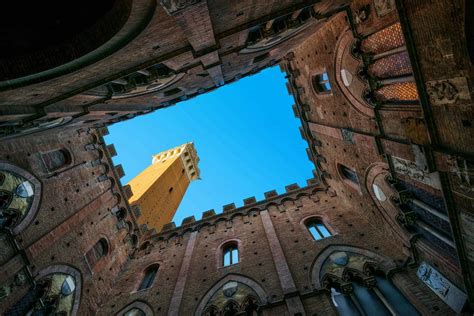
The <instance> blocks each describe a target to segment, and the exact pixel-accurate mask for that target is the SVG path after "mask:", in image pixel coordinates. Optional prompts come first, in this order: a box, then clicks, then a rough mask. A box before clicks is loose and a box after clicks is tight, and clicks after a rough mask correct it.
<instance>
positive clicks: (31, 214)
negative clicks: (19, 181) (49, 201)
mask: <svg viewBox="0 0 474 316" xmlns="http://www.w3.org/2000/svg"><path fill="white" fill-rule="evenodd" d="M0 170H5V171H7V172H12V173H15V174H18V175H19V176H21V177H23V178H25V179H26V180H28V181H29V182H31V184H33V188H34V194H33V201H32V202H31V206H30V209H29V210H28V213H27V214H26V215H25V217H24V218H23V219H22V220H21V221H20V222H19V223H18V224H17V225H16V226H15V227H13V228H12V229H11V231H12V234H13V235H18V234H19V233H21V232H22V231H23V230H25V229H26V228H27V227H28V226H29V225H30V224H31V223H32V222H33V219H34V218H35V217H36V214H37V213H38V210H39V206H40V200H41V191H42V186H41V182H40V181H39V180H38V179H36V178H35V177H34V176H33V175H32V174H31V173H29V172H28V171H26V170H24V169H22V168H20V167H18V166H15V165H12V164H10V163H8V162H2V161H0Z"/></svg>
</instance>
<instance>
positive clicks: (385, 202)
mask: <svg viewBox="0 0 474 316" xmlns="http://www.w3.org/2000/svg"><path fill="white" fill-rule="evenodd" d="M389 175H390V172H389V166H388V165H387V164H386V163H380V162H377V163H373V164H371V165H370V166H369V167H368V168H367V169H366V171H365V175H364V178H365V179H364V185H365V188H366V189H367V192H369V194H370V197H371V198H372V200H373V202H374V204H375V205H376V206H377V209H378V210H379V212H380V215H381V216H378V217H379V219H376V220H377V225H383V226H384V227H386V229H387V230H388V231H391V232H393V233H394V234H395V235H396V236H397V237H398V238H399V239H401V240H402V241H403V242H404V243H405V244H408V243H409V236H408V235H407V234H405V233H404V232H403V229H401V227H400V225H399V224H398V222H397V220H396V216H397V214H398V213H399V210H398V208H397V206H395V205H394V204H393V200H392V197H394V196H395V195H396V191H395V189H393V188H392V187H390V186H389V185H388V181H387V179H386V178H387V177H388V176H389ZM375 190H378V191H379V192H377V194H376V192H375Z"/></svg>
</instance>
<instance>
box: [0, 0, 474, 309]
mask: <svg viewBox="0 0 474 316" xmlns="http://www.w3.org/2000/svg"><path fill="white" fill-rule="evenodd" d="M17 9H18V11H19V12H20V11H22V9H23V8H20V7H18V8H17ZM33 9H36V10H37V11H36V12H34V13H35V15H34V17H31V19H26V20H28V21H30V22H27V23H24V20H25V19H23V20H18V19H14V16H15V14H14V13H15V12H11V13H9V14H8V16H5V18H4V19H2V21H4V22H2V23H3V24H2V28H4V29H5V30H6V31H7V32H6V34H8V36H7V37H6V39H7V40H6V41H4V42H2V44H1V45H2V55H1V56H0V69H1V72H0V73H1V77H0V80H1V81H0V122H1V124H0V130H1V137H2V138H1V140H0V227H1V231H0V242H1V243H2V246H1V251H0V267H1V268H0V286H1V287H0V313H3V314H5V315H25V314H27V313H28V312H30V311H34V313H36V314H33V315H50V314H53V315H95V314H98V315H128V316H130V315H147V316H148V315H161V314H168V315H336V314H340V315H364V314H365V315H395V314H397V315H416V314H422V315H453V314H463V313H464V314H470V313H472V307H471V306H472V303H473V302H474V294H473V289H474V288H473V277H474V270H473V269H474V268H473V267H474V256H473V253H474V251H473V250H474V214H473V209H474V205H473V204H474V203H473V200H474V194H473V191H474V186H473V182H474V178H473V166H474V142H473V141H472V139H473V136H474V129H473V127H472V122H473V119H474V112H473V110H472V105H473V102H472V98H473V94H472V80H471V78H472V74H473V64H472V63H473V60H474V57H473V56H474V50H473V44H472V43H473V41H472V37H473V33H472V32H473V28H472V18H473V15H474V13H473V9H474V8H473V6H472V4H471V3H470V1H461V0H455V1H453V0H438V1H417V0H353V1H349V0H323V1H313V0H311V1H281V0H280V1H238V2H235V3H231V2H228V1H172V0H162V1H160V2H155V1H148V0H143V1H133V2H132V1H128V0H116V1H104V3H103V4H102V5H101V6H95V4H93V3H92V2H88V1H86V2H85V3H83V4H82V7H81V8H76V12H75V13H77V14H76V15H77V16H78V18H77V17H76V15H74V14H72V13H71V11H70V10H71V8H69V7H61V6H59V7H55V8H50V7H47V5H45V6H42V7H39V6H38V7H37V8H33ZM43 11H44V15H42V14H40V13H42V12H43ZM41 17H45V19H46V20H48V21H49V20H54V21H56V22H55V23H57V24H58V25H59V27H58V26H56V28H54V27H52V28H51V30H53V31H51V30H50V31H49V33H48V36H46V35H45V34H44V33H42V32H46V30H47V27H50V26H51V25H49V24H42V22H44V21H41ZM19 21H22V22H21V23H20V22H19ZM40 25H45V27H44V28H42V27H40ZM43 37H44V38H45V40H44V41H38V38H43ZM20 39H22V40H20ZM4 43H6V44H4ZM278 63H279V64H280V67H281V68H282V70H283V71H285V72H286V73H287V78H288V84H287V85H288V90H289V92H290V93H291V94H293V96H294V99H295V105H294V112H295V115H297V116H298V117H299V118H300V119H301V134H302V136H303V137H304V138H305V139H306V140H307V142H308V150H307V152H308V157H309V158H310V159H311V161H313V162H314V164H315V171H314V179H310V180H308V185H307V186H306V187H304V188H299V187H298V186H295V185H289V186H288V187H287V192H285V193H283V194H278V193H276V192H275V191H271V192H268V193H266V194H265V200H264V201H256V200H255V198H253V197H251V198H248V199H245V200H244V206H243V207H239V208H236V207H235V205H234V204H229V205H226V206H224V207H223V210H222V212H218V214H216V213H215V212H214V210H210V211H206V212H204V213H203V215H202V218H201V219H200V220H196V219H195V218H194V217H190V218H187V219H185V220H184V221H183V223H182V224H181V225H180V226H178V227H176V225H175V224H174V223H170V224H167V225H165V226H164V227H163V229H162V231H160V232H159V233H156V232H154V231H153V230H147V229H146V227H143V226H140V225H139V224H138V223H139V221H140V219H139V218H136V216H137V215H139V214H137V212H134V211H133V210H132V208H131V207H130V204H129V203H128V199H129V198H130V197H131V196H132V190H131V189H130V186H122V185H121V183H120V178H121V177H122V176H123V170H122V168H121V166H114V165H113V163H112V160H111V157H112V156H113V155H115V154H116V153H115V149H114V147H113V145H107V144H105V143H104V140H103V138H102V136H103V135H105V134H106V133H107V129H106V127H105V126H106V125H108V124H111V123H115V122H118V121H121V120H125V119H130V118H133V117H135V116H136V115H140V114H145V113H148V112H150V111H154V110H158V109H160V108H163V107H167V106H170V105H172V104H175V103H177V102H180V101H185V100H186V99H188V98H191V97H193V96H196V95H199V94H201V93H205V92H208V91H210V90H213V89H215V88H217V87H219V86H221V85H223V84H226V83H230V82H233V81H235V80H238V79H240V78H241V77H243V76H247V75H252V74H255V73H257V72H258V71H259V70H261V69H263V68H265V67H269V66H272V65H275V64H278Z"/></svg>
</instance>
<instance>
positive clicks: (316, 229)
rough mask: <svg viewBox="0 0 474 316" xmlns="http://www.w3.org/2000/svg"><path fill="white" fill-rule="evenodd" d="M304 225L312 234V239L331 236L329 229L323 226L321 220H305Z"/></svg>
mask: <svg viewBox="0 0 474 316" xmlns="http://www.w3.org/2000/svg"><path fill="white" fill-rule="evenodd" d="M306 227H307V228H308V230H309V232H310V233H311V235H312V236H313V238H314V240H320V239H323V238H326V237H330V236H332V235H331V233H330V232H329V230H328V229H327V228H326V226H324V224H323V222H322V221H320V220H317V219H313V220H309V221H307V222H306Z"/></svg>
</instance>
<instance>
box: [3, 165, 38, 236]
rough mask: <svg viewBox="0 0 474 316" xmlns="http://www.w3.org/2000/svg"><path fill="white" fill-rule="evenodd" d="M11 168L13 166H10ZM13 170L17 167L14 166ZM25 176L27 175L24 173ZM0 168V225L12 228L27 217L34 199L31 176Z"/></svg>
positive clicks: (34, 187)
mask: <svg viewBox="0 0 474 316" xmlns="http://www.w3.org/2000/svg"><path fill="white" fill-rule="evenodd" d="M12 168H14V167H13V166H12ZM14 169H15V171H20V170H16V169H17V168H14ZM25 176H27V175H25ZM25 176H22V175H20V174H19V173H16V172H12V171H9V170H0V227H2V228H14V227H15V226H16V225H18V224H19V223H20V222H21V221H22V220H23V219H24V218H26V217H27V215H28V213H29V211H30V209H31V208H32V207H33V202H34V199H35V189H36V187H37V186H39V184H37V185H35V184H34V183H33V182H31V181H33V178H26V177H25Z"/></svg>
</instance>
